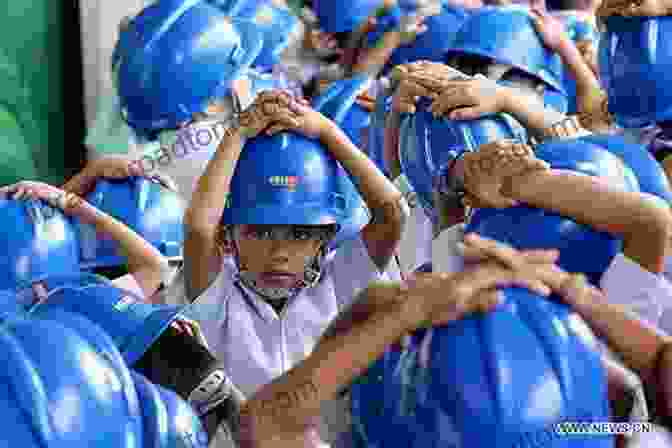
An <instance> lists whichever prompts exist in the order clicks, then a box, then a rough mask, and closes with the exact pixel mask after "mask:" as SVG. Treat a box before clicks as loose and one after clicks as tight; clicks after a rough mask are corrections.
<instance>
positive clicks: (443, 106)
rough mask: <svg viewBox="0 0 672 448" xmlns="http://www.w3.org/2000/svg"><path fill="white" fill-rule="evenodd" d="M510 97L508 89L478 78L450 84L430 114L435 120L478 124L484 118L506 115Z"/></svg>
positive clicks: (434, 103)
mask: <svg viewBox="0 0 672 448" xmlns="http://www.w3.org/2000/svg"><path fill="white" fill-rule="evenodd" d="M507 95H508V92H507V90H506V88H505V87H502V86H498V85H497V83H496V82H494V81H492V80H490V79H488V78H485V77H483V76H481V75H476V76H474V77H473V78H470V79H467V80H457V81H449V82H447V83H446V84H445V87H444V90H443V91H442V92H441V95H440V96H439V97H438V98H437V99H436V100H435V101H434V102H433V103H432V105H431V106H430V109H429V110H430V112H432V113H433V114H434V116H435V117H443V116H448V118H450V119H451V120H475V119H477V118H480V117H482V116H484V115H492V114H497V113H500V112H507V110H506V109H507Z"/></svg>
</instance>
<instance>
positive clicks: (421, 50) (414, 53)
mask: <svg viewBox="0 0 672 448" xmlns="http://www.w3.org/2000/svg"><path fill="white" fill-rule="evenodd" d="M468 18H469V13H468V12H467V11H466V10H465V9H462V8H458V7H455V6H450V5H447V4H444V5H443V6H442V9H441V13H440V14H438V15H436V16H430V17H427V18H426V19H425V21H424V24H425V26H426V27H427V31H425V32H424V33H422V34H420V35H419V36H418V37H417V38H416V39H415V40H414V41H413V42H412V43H411V44H410V45H402V46H400V47H398V48H397V49H396V50H394V52H393V53H392V55H391V56H390V59H389V60H388V62H387V64H386V65H385V68H384V69H383V73H387V72H389V71H390V70H392V69H393V68H394V67H395V66H397V65H401V64H408V63H410V62H415V61H420V60H424V61H432V62H443V60H444V56H445V53H446V51H448V50H449V49H450V48H451V47H452V45H453V39H454V38H455V35H456V34H457V32H458V31H459V29H460V26H462V24H463V23H464V22H465V21H466V20H468Z"/></svg>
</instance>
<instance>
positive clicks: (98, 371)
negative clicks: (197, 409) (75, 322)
mask: <svg viewBox="0 0 672 448" xmlns="http://www.w3.org/2000/svg"><path fill="white" fill-rule="evenodd" d="M0 341H1V343H0V353H1V357H2V359H3V363H2V365H4V366H5V367H4V368H3V369H2V374H1V375H2V376H3V378H2V381H0V383H1V384H2V385H3V386H1V387H2V388H5V391H6V392H7V393H6V394H2V395H5V396H4V397H3V398H4V399H5V401H6V402H9V403H11V407H13V408H17V409H19V410H21V413H22V414H23V416H24V418H25V419H26V420H27V422H26V423H27V424H28V425H29V426H30V427H31V429H32V432H33V437H34V439H35V440H36V441H38V442H37V443H38V445H39V446H40V447H45V446H48V447H74V448H77V447H82V448H89V447H92V446H98V447H102V448H104V447H109V448H142V440H141V438H142V432H141V428H142V427H141V426H139V425H138V422H139V421H138V420H137V419H136V415H135V414H134V410H133V409H132V407H131V406H129V403H128V401H127V399H128V396H127V394H126V391H125V390H124V388H123V386H122V381H121V379H120V377H119V373H118V369H117V368H116V366H114V365H112V363H111V362H110V361H109V360H108V359H106V358H105V357H103V356H101V355H100V354H99V353H97V351H96V349H95V347H93V346H92V345H91V344H89V343H88V342H87V341H86V340H85V339H84V338H83V337H81V336H80V335H78V333H77V331H76V330H73V329H70V328H68V327H67V326H65V325H62V324H61V323H58V322H55V321H51V320H42V319H17V320H8V321H5V323H4V324H3V325H2V326H0ZM10 422H11V420H10ZM8 423H9V422H8ZM140 424H141V421H140ZM10 425H11V423H10ZM14 429H15V427H14V426H13V425H11V426H10V432H11V430H14ZM16 430H18V431H17V432H19V433H20V432H21V428H20V427H19V428H16ZM18 438H19V440H21V439H23V438H24V437H21V436H19V437H18ZM3 439H5V437H3ZM16 446H23V445H16Z"/></svg>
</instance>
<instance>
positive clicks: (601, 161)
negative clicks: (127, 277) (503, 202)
mask: <svg viewBox="0 0 672 448" xmlns="http://www.w3.org/2000/svg"><path fill="white" fill-rule="evenodd" d="M535 153H536V155H537V157H538V158H540V159H542V160H545V161H546V162H548V163H549V164H550V165H551V167H552V168H554V169H563V170H572V171H576V172H578V173H582V174H586V175H590V176H600V177H607V178H609V179H613V180H614V181H615V182H618V183H620V184H621V185H623V187H624V188H626V190H628V191H639V185H638V183H637V177H636V176H635V175H634V174H633V173H632V171H631V170H630V168H629V167H628V166H626V164H625V163H624V162H623V161H622V160H621V159H620V158H619V157H617V156H615V155H613V154H611V153H610V152H608V151H606V150H605V149H603V148H602V147H601V146H600V145H597V144H595V143H591V142H589V141H582V140H576V139H575V140H553V141H550V142H548V143H544V144H542V145H540V146H538V147H537V148H536V149H535ZM467 231H468V232H475V233H478V234H479V235H482V236H484V237H486V238H492V239H496V240H498V241H501V242H503V243H507V244H509V245H511V246H513V247H515V248H517V249H557V250H558V251H559V252H560V258H559V259H558V265H559V266H560V267H561V268H563V269H564V270H566V271H567V272H579V273H583V274H585V275H586V276H587V277H588V279H589V280H590V281H591V282H592V283H593V284H596V285H599V281H600V278H601V277H602V274H603V273H604V272H605V271H606V269H607V268H608V267H609V265H610V263H611V260H612V259H613V257H614V256H615V255H616V254H618V253H619V252H620V251H621V246H622V244H621V240H619V239H617V238H615V237H613V236H612V235H610V234H608V233H604V232H598V231H596V230H593V229H592V228H590V227H588V226H585V225H581V224H578V223H576V222H575V221H573V220H572V219H569V218H567V217H564V216H560V215H558V214H555V213H553V212H550V211H545V210H542V209H537V208H529V207H525V206H519V207H513V208H510V209H504V210H496V209H479V210H476V212H475V213H474V214H473V215H472V218H471V221H470V223H469V225H468V226H467Z"/></svg>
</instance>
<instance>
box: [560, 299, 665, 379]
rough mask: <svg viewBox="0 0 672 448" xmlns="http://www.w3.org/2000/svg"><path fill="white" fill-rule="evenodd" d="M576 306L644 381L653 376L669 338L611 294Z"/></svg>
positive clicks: (581, 314)
mask: <svg viewBox="0 0 672 448" xmlns="http://www.w3.org/2000/svg"><path fill="white" fill-rule="evenodd" d="M573 308H574V310H575V311H576V312H577V313H578V314H579V315H580V316H581V317H582V318H583V319H584V320H585V321H586V322H587V323H588V325H589V326H590V327H591V329H592V330H593V331H594V332H595V333H596V334H597V335H598V336H600V337H601V338H603V339H604V340H605V341H606V342H607V345H608V346H609V348H610V349H611V350H613V351H614V352H615V353H617V354H618V355H619V356H620V357H621V359H622V360H623V361H624V362H625V364H626V366H627V367H628V368H630V369H632V370H634V371H635V372H637V374H638V375H639V376H640V377H641V378H642V379H644V380H646V379H651V378H652V375H653V374H654V373H655V364H656V359H657V357H658V354H659V352H660V351H661V350H662V348H663V347H664V346H665V344H666V343H669V339H667V338H666V337H665V336H663V335H662V334H661V333H659V332H658V331H657V330H656V329H655V328H653V327H650V326H647V324H645V323H644V322H642V321H641V320H640V319H639V318H638V317H637V316H636V315H635V314H634V313H632V312H630V311H628V310H627V308H625V307H624V306H623V305H617V304H614V303H610V302H609V298H608V297H599V296H597V297H594V298H593V299H592V300H590V301H587V302H586V303H579V304H574V305H573Z"/></svg>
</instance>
